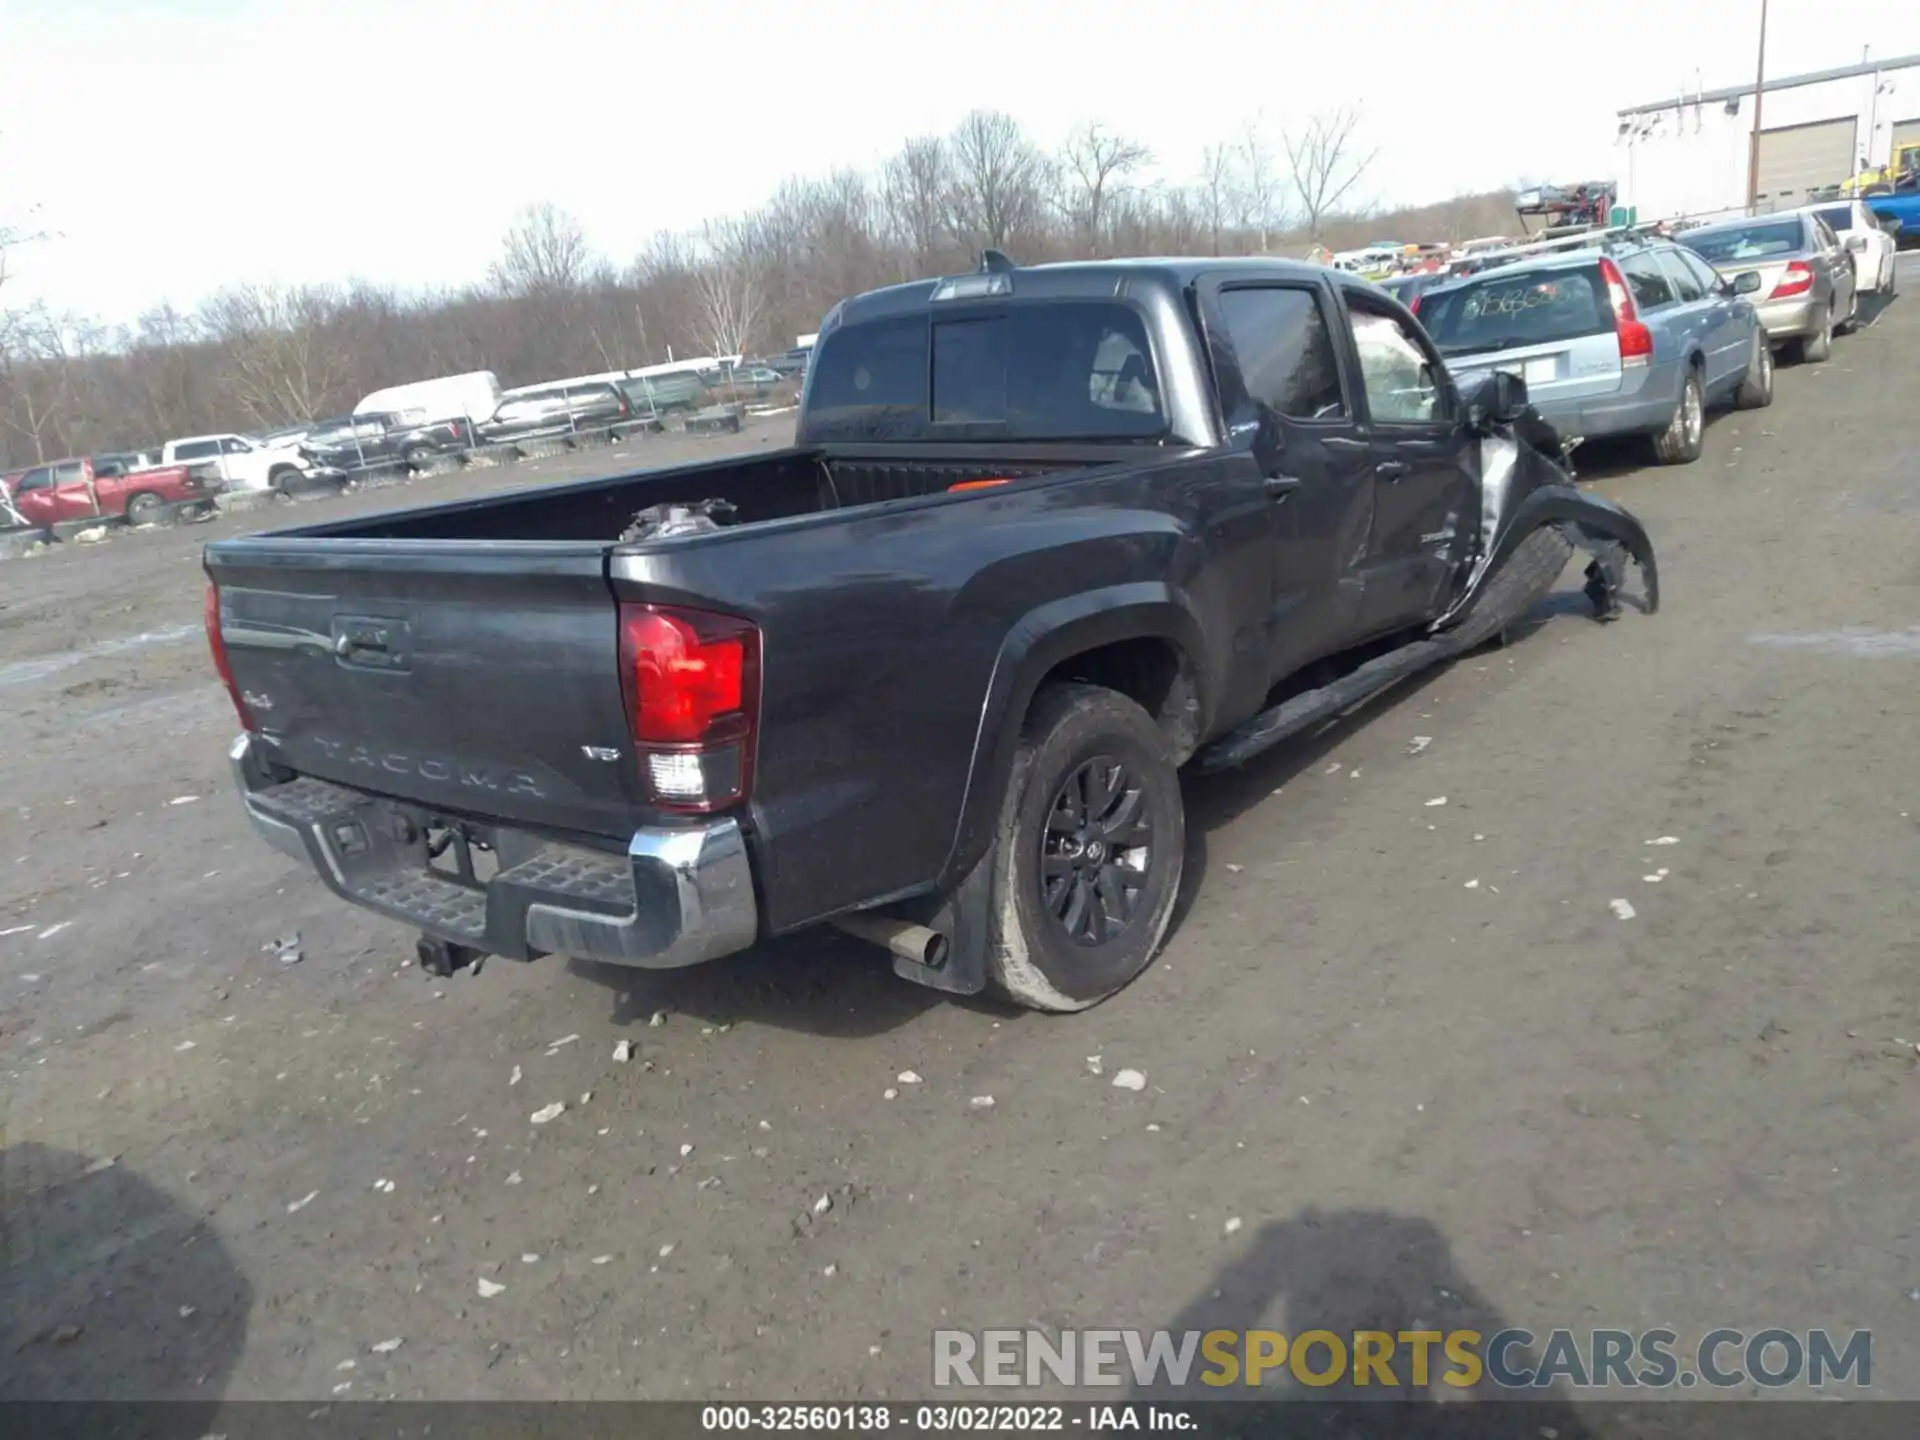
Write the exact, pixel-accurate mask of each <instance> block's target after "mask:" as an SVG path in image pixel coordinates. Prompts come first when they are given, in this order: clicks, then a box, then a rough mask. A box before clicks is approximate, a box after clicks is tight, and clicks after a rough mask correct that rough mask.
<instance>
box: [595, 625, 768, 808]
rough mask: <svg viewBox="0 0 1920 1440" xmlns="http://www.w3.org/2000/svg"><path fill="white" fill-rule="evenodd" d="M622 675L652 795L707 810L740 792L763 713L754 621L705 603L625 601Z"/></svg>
mask: <svg viewBox="0 0 1920 1440" xmlns="http://www.w3.org/2000/svg"><path fill="white" fill-rule="evenodd" d="M620 678H621V683H622V685H623V686H624V688H625V691H626V699H627V718H628V723H629V726H630V728H631V729H632V732H633V741H634V746H635V750H636V754H637V757H638V759H639V761H640V767H641V769H640V778H641V781H642V783H643V784H644V785H645V787H646V790H647V794H648V797H649V798H650V799H652V800H653V801H654V802H655V803H657V804H659V805H660V806H662V807H664V808H666V809H669V810H688V811H694V812H705V811H709V810H719V809H722V808H724V807H725V806H728V805H733V804H737V803H738V802H740V801H742V800H744V799H746V798H747V796H748V794H749V793H750V792H751V791H752V788H753V750H754V742H755V740H756V738H757V737H756V731H757V729H758V726H759V718H760V631H759V628H758V627H757V626H755V625H752V624H750V623H749V622H747V621H745V620H739V619H735V618H734V617H733V616H731V615H715V614H711V613H709V612H707V611H703V610H680V609H672V608H669V607H666V606H660V605H622V606H621V607H620Z"/></svg>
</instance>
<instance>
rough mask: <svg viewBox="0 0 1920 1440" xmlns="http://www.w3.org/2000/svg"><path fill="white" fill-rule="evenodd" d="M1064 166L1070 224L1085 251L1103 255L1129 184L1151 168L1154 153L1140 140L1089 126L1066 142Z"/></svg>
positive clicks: (1062, 168) (1063, 157)
mask: <svg viewBox="0 0 1920 1440" xmlns="http://www.w3.org/2000/svg"><path fill="white" fill-rule="evenodd" d="M1060 160H1061V165H1060V169H1061V174H1062V177H1063V178H1064V179H1065V180H1066V181H1067V184H1068V191H1067V194H1066V196H1065V197H1064V200H1065V206H1064V208H1065V209H1066V211H1067V218H1068V220H1069V222H1070V223H1071V224H1072V226H1073V229H1074V232H1075V235H1076V237H1077V238H1078V239H1079V240H1080V242H1081V243H1082V244H1083V245H1084V246H1085V247H1086V249H1087V251H1088V252H1089V253H1090V254H1094V255H1099V254H1101V253H1102V248H1103V246H1104V245H1105V242H1106V239H1107V231H1108V228H1109V226H1110V225H1111V223H1112V219H1113V211H1114V209H1115V208H1116V206H1117V204H1118V202H1119V200H1120V198H1121V196H1122V194H1123V193H1124V191H1125V190H1126V188H1127V178H1128V177H1129V176H1130V175H1132V174H1134V172H1136V171H1138V170H1140V169H1142V168H1144V167H1145V166H1146V165H1148V164H1150V163H1151V162H1152V160H1153V152H1152V151H1151V150H1149V149H1147V147H1146V146H1144V145H1142V144H1140V143H1139V142H1138V141H1136V140H1129V139H1127V138H1126V136H1124V135H1116V134H1113V133H1112V132H1110V131H1108V130H1106V129H1104V128H1103V127H1101V126H1099V125H1095V124H1088V125H1081V126H1077V127H1075V129H1074V130H1073V132H1072V133H1071V134H1070V135H1068V136H1067V143H1066V146H1065V148H1064V149H1062V151H1061V154H1060Z"/></svg>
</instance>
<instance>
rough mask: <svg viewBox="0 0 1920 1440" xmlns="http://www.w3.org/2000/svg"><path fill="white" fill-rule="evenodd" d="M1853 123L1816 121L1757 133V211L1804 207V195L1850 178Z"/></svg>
mask: <svg viewBox="0 0 1920 1440" xmlns="http://www.w3.org/2000/svg"><path fill="white" fill-rule="evenodd" d="M1855 128H1856V122H1855V119H1854V117H1853V116H1851V115H1849V116H1847V117H1846V118H1845V119H1843V120H1820V121H1816V122H1815V123H1813V124H1811V125H1788V126H1785V127H1783V128H1782V129H1779V130H1762V131H1761V132H1760V187H1759V188H1760V208H1761V209H1762V210H1787V209H1791V208H1792V207H1793V206H1796V205H1804V204H1806V203H1807V192H1808V191H1809V190H1818V189H1820V188H1821V187H1822V186H1825V185H1838V184H1839V183H1840V182H1841V181H1842V180H1844V179H1846V178H1847V177H1848V176H1849V175H1851V174H1853V162H1854V159H1855V156H1854V153H1853V136H1854V130H1855Z"/></svg>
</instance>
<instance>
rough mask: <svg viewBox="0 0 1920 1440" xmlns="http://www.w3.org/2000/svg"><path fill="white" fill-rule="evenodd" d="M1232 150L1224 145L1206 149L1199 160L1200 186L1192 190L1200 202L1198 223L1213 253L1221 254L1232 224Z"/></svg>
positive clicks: (1210, 146)
mask: <svg viewBox="0 0 1920 1440" xmlns="http://www.w3.org/2000/svg"><path fill="white" fill-rule="evenodd" d="M1233 169H1234V163H1233V150H1232V148H1231V147H1229V146H1226V145H1209V146H1208V147H1207V148H1206V150H1205V151H1204V152H1203V153H1202V154H1201V157H1200V182H1199V184H1197V185H1196V186H1195V187H1194V189H1195V191H1196V192H1197V198H1198V201H1199V206H1198V208H1199V211H1200V222H1201V224H1202V225H1203V226H1204V227H1205V228H1206V232H1207V243H1208V244H1209V245H1210V246H1211V247H1212V253H1213V254H1215V255H1218V254H1219V253H1220V242H1221V240H1222V239H1224V238H1225V236H1226V233H1227V229H1228V227H1229V226H1230V225H1232V223H1233V207H1234V175H1233Z"/></svg>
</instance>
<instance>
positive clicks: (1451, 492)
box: [1347, 291, 1478, 634]
mask: <svg viewBox="0 0 1920 1440" xmlns="http://www.w3.org/2000/svg"><path fill="white" fill-rule="evenodd" d="M1347 305H1348V310H1349V313H1350V315H1351V317H1352V322H1353V325H1352V329H1353V347H1354V352H1355V359H1356V361H1357V362H1358V367H1359V374H1360V383H1361V387H1362V390H1363V392H1364V406H1365V415H1366V437H1367V440H1368V444H1369V447H1370V452H1371V456H1372V459H1373V479H1374V492H1373V493H1374V501H1373V526H1372V533H1371V537H1370V541H1369V544H1368V547H1367V560H1366V565H1365V572H1364V577H1363V580H1362V595H1361V613H1362V620H1363V622H1364V626H1365V629H1366V631H1367V633H1369V634H1374V633H1381V632H1385V631H1388V630H1394V629H1399V628H1401V627H1403V626H1408V625H1417V624H1421V623H1423V622H1425V621H1428V620H1431V619H1432V618H1433V617H1434V616H1435V615H1437V614H1439V613H1440V610H1441V608H1442V605H1443V602H1444V599H1445V597H1446V593H1447V589H1448V586H1449V585H1450V583H1451V581H1452V579H1453V577H1454V575H1455V574H1456V573H1457V563H1458V561H1459V559H1460V557H1461V555H1462V554H1463V553H1464V550H1465V547H1466V545H1467V543H1468V540H1469V539H1470V536H1469V534H1468V531H1469V530H1471V529H1472V527H1474V526H1475V525H1477V524H1478V515H1477V513H1474V514H1469V507H1468V504H1467V502H1468V500H1469V498H1470V496H1471V492H1472V490H1473V481H1472V478H1471V477H1470V476H1469V475H1468V474H1467V468H1466V464H1465V460H1464V448H1465V444H1466V439H1465V436H1464V435H1463V434H1462V433H1461V430H1460V426H1459V423H1458V419H1457V417H1456V415H1455V403H1456V402H1455V397H1454V391H1453V390H1452V388H1451V385H1450V382H1449V380H1448V377H1447V369H1446V366H1445V365H1444V364H1443V363H1442V362H1441V359H1440V357H1439V355H1438V354H1437V353H1435V351H1434V350H1433V348H1432V346H1431V343H1430V341H1429V340H1428V338H1427V336H1426V334H1425V332H1423V331H1422V330H1421V328H1420V327H1419V326H1418V325H1417V324H1412V323H1409V322H1408V321H1406V320H1403V319H1402V318H1401V317H1400V316H1399V315H1397V314H1395V313H1394V311H1393V310H1392V309H1390V308H1389V307H1388V306H1387V305H1385V304H1383V303H1380V302H1378V301H1376V300H1373V299H1371V298H1370V297H1367V296H1365V295H1361V294H1358V293H1355V292H1352V291H1349V292H1348V293H1347Z"/></svg>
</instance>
